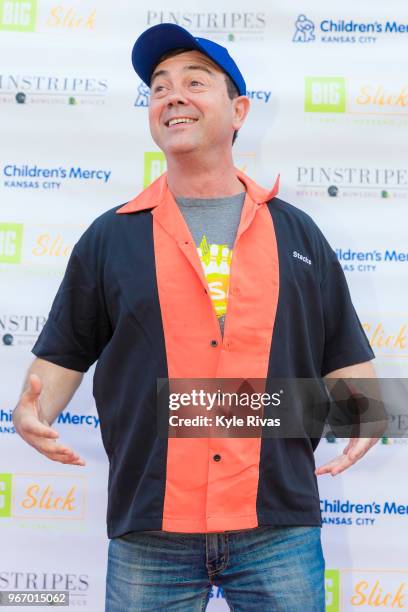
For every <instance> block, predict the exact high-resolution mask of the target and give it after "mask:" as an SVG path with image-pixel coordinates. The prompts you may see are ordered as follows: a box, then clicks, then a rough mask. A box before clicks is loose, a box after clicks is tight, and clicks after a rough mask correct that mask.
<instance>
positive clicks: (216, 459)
mask: <svg viewBox="0 0 408 612" xmlns="http://www.w3.org/2000/svg"><path fill="white" fill-rule="evenodd" d="M213 459H214V461H221V455H214V457H213Z"/></svg>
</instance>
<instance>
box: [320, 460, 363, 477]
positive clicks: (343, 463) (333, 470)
mask: <svg viewBox="0 0 408 612" xmlns="http://www.w3.org/2000/svg"><path fill="white" fill-rule="evenodd" d="M353 463H354V462H353V461H352V460H351V459H350V457H349V456H348V455H339V456H338V457H335V458H334V459H332V460H331V461H329V462H328V463H325V464H324V465H322V466H320V467H318V468H317V469H316V470H315V474H316V476H321V475H322V474H331V475H332V476H336V474H340V472H343V471H344V470H346V469H347V468H348V467H350V466H351V465H353Z"/></svg>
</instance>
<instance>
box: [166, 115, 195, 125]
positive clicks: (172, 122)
mask: <svg viewBox="0 0 408 612" xmlns="http://www.w3.org/2000/svg"><path fill="white" fill-rule="evenodd" d="M196 121H197V119H193V118H192V117H174V119H169V120H168V121H166V122H165V125H166V126H167V127H171V126H172V125H177V124H179V123H195V122H196Z"/></svg>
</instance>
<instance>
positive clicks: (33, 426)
mask: <svg viewBox="0 0 408 612" xmlns="http://www.w3.org/2000/svg"><path fill="white" fill-rule="evenodd" d="M41 391H42V382H41V379H40V377H39V376H37V375H36V374H30V375H29V378H28V386H27V388H26V390H25V391H24V392H23V393H22V395H21V398H20V401H19V403H18V405H17V406H16V409H15V411H14V414H13V422H14V427H15V428H16V431H17V433H19V434H20V436H21V437H22V438H23V439H24V440H25V441H26V442H27V443H28V444H30V445H31V446H33V447H34V448H35V449H36V450H37V451H38V452H39V453H41V454H42V455H45V457H48V459H51V460H52V461H59V462H60V463H69V464H71V465H85V461H84V460H83V459H81V458H80V457H79V455H78V454H77V453H75V452H74V451H73V450H72V449H70V448H69V447H68V446H65V445H63V444H61V443H59V442H58V441H57V438H58V437H59V434H58V432H57V431H56V430H55V429H53V428H52V427H51V426H50V424H49V422H48V421H47V419H46V418H45V416H44V415H43V413H42V410H41V403H40V394H41Z"/></svg>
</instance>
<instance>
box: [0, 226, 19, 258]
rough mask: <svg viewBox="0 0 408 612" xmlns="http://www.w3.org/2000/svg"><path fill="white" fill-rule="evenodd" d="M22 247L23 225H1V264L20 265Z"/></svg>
mask: <svg viewBox="0 0 408 612" xmlns="http://www.w3.org/2000/svg"><path fill="white" fill-rule="evenodd" d="M22 246H23V225H22V223H0V263H16V264H18V263H20V261H21V250H22Z"/></svg>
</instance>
